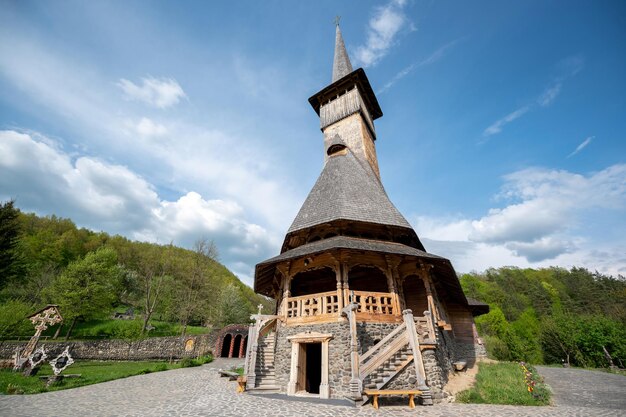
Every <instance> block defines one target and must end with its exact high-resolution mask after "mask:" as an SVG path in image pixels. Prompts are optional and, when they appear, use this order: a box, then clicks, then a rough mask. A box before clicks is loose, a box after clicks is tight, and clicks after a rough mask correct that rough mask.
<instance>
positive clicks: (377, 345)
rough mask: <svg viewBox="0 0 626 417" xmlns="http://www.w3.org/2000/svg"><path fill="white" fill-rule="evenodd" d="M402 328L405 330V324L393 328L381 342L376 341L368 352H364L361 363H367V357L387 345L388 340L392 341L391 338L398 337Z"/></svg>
mask: <svg viewBox="0 0 626 417" xmlns="http://www.w3.org/2000/svg"><path fill="white" fill-rule="evenodd" d="M402 330H404V324H401V325H399V326H398V327H396V328H395V329H393V331H392V332H391V333H389V334H388V335H387V336H385V337H383V339H382V340H381V341H380V342H378V343H376V344H375V345H374V346H372V347H371V348H370V349H369V350H368V351H367V352H365V353H364V354H362V355H361V363H365V360H366V359H367V358H369V357H370V356H371V355H372V354H373V353H374V352H376V351H377V350H378V349H380V348H381V347H383V345H385V344H386V343H387V342H388V341H390V340H391V339H393V338H394V337H396V336H397V335H398V333H400V332H401V331H402Z"/></svg>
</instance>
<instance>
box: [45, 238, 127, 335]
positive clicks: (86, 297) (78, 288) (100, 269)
mask: <svg viewBox="0 0 626 417" xmlns="http://www.w3.org/2000/svg"><path fill="white" fill-rule="evenodd" d="M122 273H123V271H122V269H121V268H120V266H119V265H118V264H117V254H116V253H115V251H114V250H112V249H110V248H106V247H105V248H100V249H98V250H97V251H95V252H90V253H88V254H87V255H86V256H85V257H84V258H83V259H80V260H77V261H74V262H72V263H70V264H69V265H68V267H67V268H66V269H65V271H63V273H62V274H61V275H60V276H59V277H58V278H57V279H56V280H55V281H54V283H53V284H52V286H51V287H50V288H49V291H48V297H49V298H50V299H51V300H52V301H53V302H55V303H56V304H58V305H59V306H60V308H61V314H62V315H63V317H64V320H66V321H69V322H70V323H71V324H70V327H69V329H68V331H67V335H66V339H68V338H69V336H70V335H71V333H72V330H73V329H74V326H75V324H76V321H77V320H78V319H79V318H81V319H83V320H89V319H94V318H98V317H102V316H103V315H106V314H108V312H109V310H110V309H111V307H112V305H113V303H114V302H115V301H117V297H116V294H117V293H118V287H119V283H120V279H121V276H122Z"/></svg>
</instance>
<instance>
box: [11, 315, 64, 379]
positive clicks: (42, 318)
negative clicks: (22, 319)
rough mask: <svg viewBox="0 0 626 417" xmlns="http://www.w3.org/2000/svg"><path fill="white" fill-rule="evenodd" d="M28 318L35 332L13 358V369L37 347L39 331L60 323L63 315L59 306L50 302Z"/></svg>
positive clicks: (20, 366)
mask: <svg viewBox="0 0 626 417" xmlns="http://www.w3.org/2000/svg"><path fill="white" fill-rule="evenodd" d="M28 319H29V320H30V321H31V323H33V324H34V325H35V334H34V335H33V337H31V338H30V340H29V341H28V344H27V345H26V347H25V348H24V350H23V351H22V352H21V353H20V354H19V355H17V357H16V358H15V364H14V365H15V367H14V369H15V370H18V369H21V368H22V366H23V365H24V364H26V362H27V361H28V357H29V356H30V355H32V353H33V352H34V351H35V349H36V348H37V343H38V342H39V337H41V333H43V331H44V330H46V329H47V328H48V326H53V325H55V324H57V323H60V322H61V321H62V320H63V317H62V316H61V312H60V311H59V306H57V305H54V304H50V305H48V306H47V307H45V308H43V309H41V310H39V311H38V312H36V313H35V314H33V315H32V316H30V317H28Z"/></svg>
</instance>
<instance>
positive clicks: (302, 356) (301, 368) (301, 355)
mask: <svg viewBox="0 0 626 417" xmlns="http://www.w3.org/2000/svg"><path fill="white" fill-rule="evenodd" d="M298 391H306V344H305V343H298V383H297V385H296V392H298Z"/></svg>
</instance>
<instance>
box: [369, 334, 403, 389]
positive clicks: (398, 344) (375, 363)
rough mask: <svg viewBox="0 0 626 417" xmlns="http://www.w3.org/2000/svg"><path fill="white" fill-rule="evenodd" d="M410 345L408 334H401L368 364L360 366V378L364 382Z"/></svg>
mask: <svg viewBox="0 0 626 417" xmlns="http://www.w3.org/2000/svg"><path fill="white" fill-rule="evenodd" d="M408 343H409V341H408V338H407V335H406V333H402V334H400V335H399V336H398V337H396V338H395V339H393V340H392V341H391V342H390V343H388V344H387V346H386V347H385V348H384V349H381V350H380V352H378V353H377V354H376V355H374V356H373V357H372V358H371V359H370V360H369V361H368V362H367V363H365V364H364V365H362V366H360V367H359V369H360V375H359V376H360V378H361V380H364V379H365V378H367V376H369V374H371V373H372V372H373V371H374V370H375V369H376V368H378V367H379V366H380V365H382V364H383V363H385V361H387V360H388V359H389V358H391V357H392V356H393V355H395V354H396V353H397V352H398V351H399V350H400V349H402V348H403V347H404V346H406V345H407V344H408Z"/></svg>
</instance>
